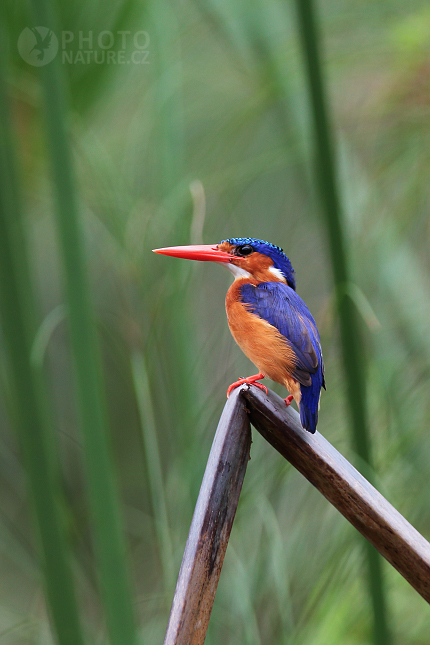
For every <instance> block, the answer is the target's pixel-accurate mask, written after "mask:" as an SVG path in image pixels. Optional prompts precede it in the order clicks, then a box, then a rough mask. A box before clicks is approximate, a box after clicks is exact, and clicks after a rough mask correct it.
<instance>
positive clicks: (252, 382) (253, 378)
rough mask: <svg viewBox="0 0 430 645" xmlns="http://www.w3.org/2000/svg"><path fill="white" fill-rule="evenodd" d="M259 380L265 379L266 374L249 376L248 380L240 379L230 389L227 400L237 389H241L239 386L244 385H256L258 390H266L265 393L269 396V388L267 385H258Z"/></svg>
mask: <svg viewBox="0 0 430 645" xmlns="http://www.w3.org/2000/svg"><path fill="white" fill-rule="evenodd" d="M259 378H264V374H256V375H255V376H247V377H246V378H245V377H241V378H239V380H237V381H235V382H234V383H232V384H231V385H230V387H229V388H228V390H227V398H228V397H229V396H230V394H231V392H232V391H233V390H234V389H235V388H237V387H239V385H244V384H247V385H255V386H257V387H258V388H260V390H264V392H265V393H266V394H267V387H266V386H265V385H263V384H262V383H257V379H259Z"/></svg>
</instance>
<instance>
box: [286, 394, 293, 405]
mask: <svg viewBox="0 0 430 645" xmlns="http://www.w3.org/2000/svg"><path fill="white" fill-rule="evenodd" d="M293 399H294V396H293V395H292V394H290V396H287V398H286V399H284V401H285V405H286V406H287V408H288V406H289V405H291V403H292V401H293Z"/></svg>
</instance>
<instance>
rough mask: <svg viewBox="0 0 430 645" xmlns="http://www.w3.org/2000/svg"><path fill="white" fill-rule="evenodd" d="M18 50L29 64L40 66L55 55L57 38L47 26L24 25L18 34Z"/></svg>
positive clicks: (48, 61)
mask: <svg viewBox="0 0 430 645" xmlns="http://www.w3.org/2000/svg"><path fill="white" fill-rule="evenodd" d="M18 51H19V53H20V55H21V58H23V59H24V60H25V62H26V63H29V65H34V67H42V65H47V64H48V63H50V62H51V61H52V60H54V58H55V57H56V55H57V52H58V38H57V36H56V35H55V34H54V32H53V31H52V29H48V27H31V28H30V29H29V28H28V27H26V28H25V29H23V30H22V31H21V33H20V35H19V38H18Z"/></svg>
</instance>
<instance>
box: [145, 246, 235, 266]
mask: <svg viewBox="0 0 430 645" xmlns="http://www.w3.org/2000/svg"><path fill="white" fill-rule="evenodd" d="M153 252H154V253H160V254H161V255H171V256H172V257H174V258H184V259H185V260H203V261H209V262H231V260H232V259H233V258H234V259H235V260H238V259H240V258H237V257H236V256H235V255H231V254H230V253H225V251H219V250H218V249H217V245H216V244H196V245H193V246H168V247H166V248H165V249H153Z"/></svg>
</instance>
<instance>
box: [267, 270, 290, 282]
mask: <svg viewBox="0 0 430 645" xmlns="http://www.w3.org/2000/svg"><path fill="white" fill-rule="evenodd" d="M269 271H270V273H273V275H275V276H276V277H277V278H278V280H281V281H282V282H286V279H285V276H284V275H283V274H282V272H281V271H279V269H277V268H276V267H269Z"/></svg>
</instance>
